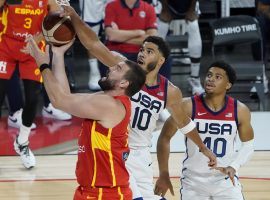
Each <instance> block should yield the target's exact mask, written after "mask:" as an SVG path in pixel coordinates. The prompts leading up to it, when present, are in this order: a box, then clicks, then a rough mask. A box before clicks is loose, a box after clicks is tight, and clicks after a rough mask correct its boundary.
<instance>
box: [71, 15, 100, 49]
mask: <svg viewBox="0 0 270 200" xmlns="http://www.w3.org/2000/svg"><path fill="white" fill-rule="evenodd" d="M71 22H72V25H73V27H74V29H75V31H76V34H77V36H78V38H79V39H80V41H81V43H82V44H83V46H84V47H85V48H86V49H88V50H92V49H93V44H94V43H95V42H98V41H99V38H98V36H97V35H96V33H95V32H94V31H93V30H92V29H91V28H90V27H89V26H88V25H87V24H86V23H85V22H83V21H82V20H81V19H80V16H79V15H78V14H77V13H73V15H72V16H71Z"/></svg>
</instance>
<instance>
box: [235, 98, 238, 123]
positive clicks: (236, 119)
mask: <svg viewBox="0 0 270 200" xmlns="http://www.w3.org/2000/svg"><path fill="white" fill-rule="evenodd" d="M234 118H235V122H236V126H237V127H238V125H239V124H238V110H237V100H236V99H234Z"/></svg>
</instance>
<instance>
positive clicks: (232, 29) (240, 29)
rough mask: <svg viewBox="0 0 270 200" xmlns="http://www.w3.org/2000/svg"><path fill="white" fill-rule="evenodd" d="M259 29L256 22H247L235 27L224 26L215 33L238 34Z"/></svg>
mask: <svg viewBox="0 0 270 200" xmlns="http://www.w3.org/2000/svg"><path fill="white" fill-rule="evenodd" d="M251 31H257V27H256V24H247V25H241V26H233V27H224V28H217V29H215V31H214V32H215V35H216V36H218V35H229V34H238V33H242V32H251Z"/></svg>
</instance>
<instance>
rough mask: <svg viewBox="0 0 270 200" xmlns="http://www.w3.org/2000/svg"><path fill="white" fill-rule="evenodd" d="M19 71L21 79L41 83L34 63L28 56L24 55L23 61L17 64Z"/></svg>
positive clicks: (38, 71) (39, 74)
mask: <svg viewBox="0 0 270 200" xmlns="http://www.w3.org/2000/svg"><path fill="white" fill-rule="evenodd" d="M19 71H20V78H21V79H27V80H33V81H37V82H40V83H41V82H42V77H41V73H40V70H39V68H38V66H37V64H36V61H35V60H34V59H33V58H32V57H30V55H25V57H24V59H23V60H21V61H20V62H19Z"/></svg>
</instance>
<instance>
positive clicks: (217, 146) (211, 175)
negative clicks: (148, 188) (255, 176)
mask: <svg viewBox="0 0 270 200" xmlns="http://www.w3.org/2000/svg"><path fill="white" fill-rule="evenodd" d="M235 80H236V74H235V71H234V69H233V68H232V67H231V66H230V65H229V64H227V63H225V62H224V61H217V62H214V63H213V64H211V65H210V67H209V68H208V70H207V74H206V77H205V81H204V89H205V94H201V95H200V96H193V97H191V98H184V99H183V107H184V109H185V111H186V113H187V114H188V115H189V116H190V117H191V118H192V119H193V120H194V122H195V123H196V127H197V129H198V132H199V135H200V137H201V139H202V140H203V142H204V143H205V145H206V146H207V147H208V148H210V149H211V150H212V151H213V152H214V153H215V154H216V156H217V167H214V168H209V167H207V166H206V165H204V164H202V163H204V162H206V158H205V157H204V156H202V154H201V153H200V152H199V150H198V148H197V146H196V145H194V143H193V142H192V141H190V139H188V138H186V139H185V144H186V156H185V157H184V161H183V168H182V176H181V177H182V178H181V183H182V188H181V190H180V193H181V197H182V200H191V199H192V200H208V199H213V200H216V199H218V200H223V199H224V200H225V199H231V200H243V199H244V197H243V194H242V192H241V184H240V182H239V180H238V176H237V171H238V170H239V168H240V166H242V165H243V164H245V163H246V162H247V161H248V160H249V158H250V157H251V155H252V153H253V151H254V148H253V138H254V134H253V129H252V126H251V123H250V121H251V116H250V111H249V109H248V108H247V106H246V105H244V104H243V103H241V102H240V101H238V100H236V99H234V98H232V97H230V96H227V95H226V93H227V91H228V90H229V89H231V87H232V85H233V83H234V82H235ZM176 127H177V126H176V124H175V123H174V121H173V119H169V120H167V121H166V122H165V124H164V126H163V129H162V131H161V134H160V136H159V140H158V147H157V148H158V152H157V154H158V162H159V168H160V169H161V170H163V171H167V172H168V157H169V153H166V152H168V147H169V142H170V139H171V137H172V136H173V135H174V134H175V132H176V130H177V129H176ZM237 133H238V134H239V138H240V140H241V142H242V146H241V147H240V149H239V150H238V151H236V149H235V148H236V145H235V141H236V138H237ZM160 183H165V184H163V185H162V184H160ZM170 184H171V182H170V180H169V179H164V178H163V177H159V179H158V181H157V185H156V188H159V189H160V190H163V191H165V192H166V191H167V189H168V188H169V187H170Z"/></svg>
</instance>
